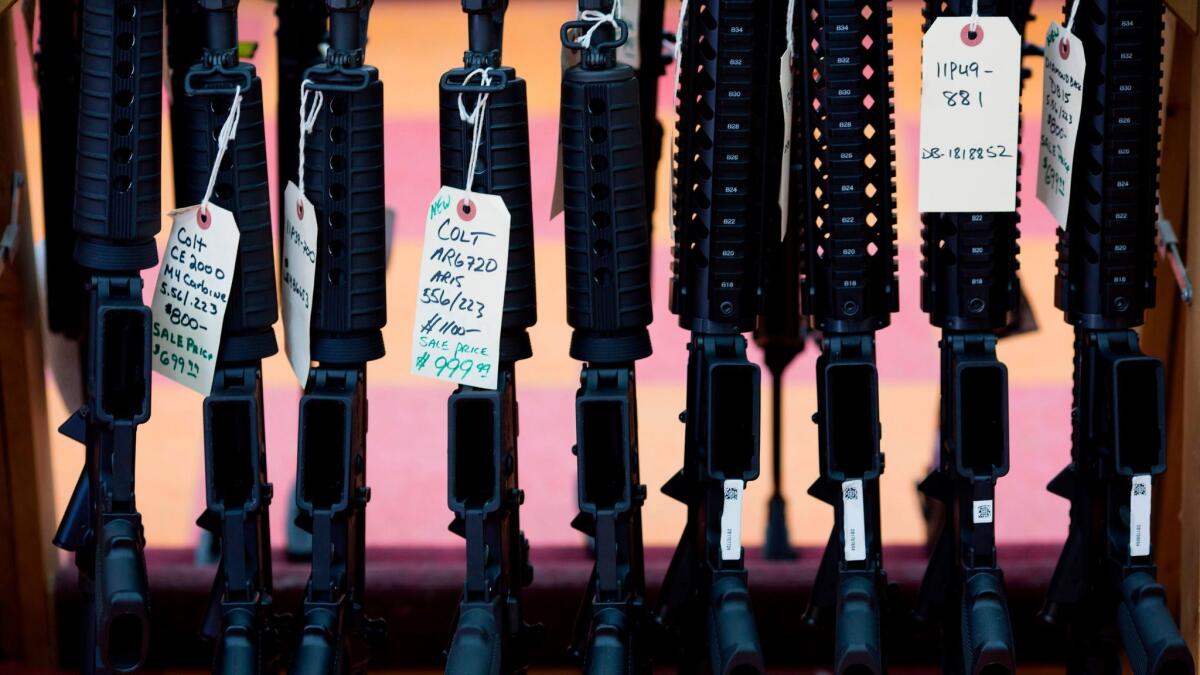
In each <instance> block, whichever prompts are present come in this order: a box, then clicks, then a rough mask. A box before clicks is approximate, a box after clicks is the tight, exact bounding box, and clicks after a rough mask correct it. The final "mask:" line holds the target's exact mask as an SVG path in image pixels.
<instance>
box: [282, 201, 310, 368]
mask: <svg viewBox="0 0 1200 675" xmlns="http://www.w3.org/2000/svg"><path fill="white" fill-rule="evenodd" d="M282 208H283V210H284V232H283V277H282V279H283V292H282V296H283V345H284V349H286V350H287V355H288V361H289V362H290V363H291V364H292V371H293V372H294V373H296V379H297V380H299V381H300V386H301V387H303V386H304V385H305V384H307V383H308V369H309V368H310V367H311V366H312V351H311V345H310V340H311V339H312V333H311V330H312V303H313V284H314V282H315V280H316V277H317V216H316V212H315V210H314V209H313V205H312V202H310V201H308V197H305V196H304V194H303V193H302V192H300V188H298V187H296V184H295V183H293V182H291V181H288V184H287V188H286V189H285V190H284V193H283V206H282Z"/></svg>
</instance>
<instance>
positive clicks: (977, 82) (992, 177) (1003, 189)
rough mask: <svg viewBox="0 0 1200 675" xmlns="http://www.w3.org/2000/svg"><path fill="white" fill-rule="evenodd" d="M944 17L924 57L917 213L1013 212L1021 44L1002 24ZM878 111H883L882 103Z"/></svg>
mask: <svg viewBox="0 0 1200 675" xmlns="http://www.w3.org/2000/svg"><path fill="white" fill-rule="evenodd" d="M970 24H971V19H970V18H969V17H941V18H939V19H937V20H936V21H934V22H933V25H932V26H930V27H929V31H928V32H927V33H926V34H925V40H924V42H923V53H922V67H921V77H922V89H921V156H920V166H919V171H920V173H919V181H918V199H917V201H918V202H919V203H918V208H919V209H920V210H921V211H922V212H932V211H944V212H951V213H963V212H992V211H1014V210H1016V208H1017V122H1018V116H1019V112H1020V110H1019V107H1020V95H1021V89H1020V88H1021V36H1019V35H1017V31H1016V29H1014V28H1013V26H1012V23H1011V22H1009V20H1008V19H1007V18H1005V17H981V18H980V19H979V23H978V25H977V26H976V27H975V31H974V33H972V31H971V25H970ZM877 103H883V102H882V101H879V102H877Z"/></svg>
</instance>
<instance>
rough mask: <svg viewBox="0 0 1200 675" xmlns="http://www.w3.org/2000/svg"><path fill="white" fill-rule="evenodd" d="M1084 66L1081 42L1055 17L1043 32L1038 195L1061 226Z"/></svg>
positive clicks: (1067, 203) (1067, 199)
mask: <svg viewBox="0 0 1200 675" xmlns="http://www.w3.org/2000/svg"><path fill="white" fill-rule="evenodd" d="M1086 70H1087V61H1086V60H1085V57H1084V54H1083V45H1082V44H1081V43H1080V42H1079V40H1078V39H1077V38H1076V37H1075V36H1074V35H1072V34H1071V32H1070V31H1068V30H1067V29H1065V28H1063V27H1062V26H1060V25H1059V24H1058V22H1057V21H1056V22H1054V23H1051V24H1050V30H1048V31H1047V32H1046V71H1045V73H1044V74H1043V75H1042V88H1043V94H1042V96H1043V98H1042V134H1041V143H1040V148H1039V150H1038V180H1037V197H1038V199H1039V200H1041V202H1042V203H1043V204H1045V205H1046V208H1048V209H1050V213H1051V215H1053V216H1054V220H1055V221H1057V222H1058V226H1059V227H1061V228H1064V229H1065V228H1066V227H1067V212H1068V211H1069V210H1070V206H1071V172H1072V170H1073V169H1074V164H1075V139H1076V137H1077V136H1078V135H1079V121H1080V120H1079V114H1080V111H1081V110H1082V109H1083V75H1084V71H1086Z"/></svg>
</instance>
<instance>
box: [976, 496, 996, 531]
mask: <svg viewBox="0 0 1200 675" xmlns="http://www.w3.org/2000/svg"><path fill="white" fill-rule="evenodd" d="M995 517H996V511H995V505H994V504H993V503H992V500H990V499H976V500H975V501H974V502H973V503H972V504H971V522H973V523H975V524H976V525H980V524H985V523H990V522H992V520H993V519H994V518H995Z"/></svg>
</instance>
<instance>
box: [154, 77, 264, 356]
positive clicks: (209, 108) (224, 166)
mask: <svg viewBox="0 0 1200 675" xmlns="http://www.w3.org/2000/svg"><path fill="white" fill-rule="evenodd" d="M237 70H240V71H242V72H244V73H245V74H246V76H247V77H246V79H245V80H242V79H241V78H234V77H231V76H229V75H212V76H209V77H206V78H194V79H193V80H192V82H191V84H192V86H193V87H194V88H195V89H194V91H193V92H192V94H191V95H189V96H186V97H185V98H183V99H182V100H178V99H177V100H176V101H175V108H176V110H175V111H174V112H175V114H174V115H173V117H175V119H176V120H177V121H178V122H179V123H180V125H181V128H177V129H176V130H175V133H176V134H186V137H185V138H183V139H181V140H182V141H183V143H180V144H178V145H179V147H182V148H184V149H185V150H186V153H187V154H186V155H185V156H184V157H183V158H179V159H177V160H176V164H177V166H180V167H181V168H182V169H183V171H184V174H183V175H182V176H180V177H179V178H178V179H177V181H176V182H177V184H178V185H179V189H180V194H179V195H178V196H177V197H176V201H177V202H178V203H179V205H181V206H186V205H192V204H199V203H200V201H201V200H202V199H203V198H204V192H205V190H206V189H207V187H208V179H209V174H210V172H211V171H212V166H213V162H214V161H215V160H216V156H217V149H218V143H217V138H218V136H219V135H220V133H221V126H222V125H223V124H224V123H225V120H226V118H227V117H228V116H229V105H230V103H231V102H232V100H233V96H231V95H230V94H229V93H228V92H229V90H230V88H232V87H234V86H237V85H238V84H241V83H243V82H244V81H249V82H250V83H251V85H250V88H249V89H248V90H245V91H243V92H242V110H241V117H240V119H239V121H238V128H237V135H236V136H235V137H233V138H231V139H230V140H229V147H228V149H227V150H226V152H225V158H224V160H223V161H222V163H221V167H220V169H219V171H218V173H217V180H216V183H215V185H214V187H213V195H212V203H214V204H216V205H217V206H220V207H221V208H224V209H228V210H229V211H230V212H232V213H233V216H234V218H235V219H236V221H237V226H238V230H239V231H240V232H241V238H240V239H239V241H238V257H237V264H236V267H235V272H234V277H233V286H232V288H231V289H230V293H229V305H228V306H227V307H226V309H225V326H224V329H223V330H222V333H221V343H222V347H221V354H220V358H221V360H222V361H223V362H227V363H228V362H237V361H251V360H256V359H262V358H266V357H268V356H270V355H272V354H274V353H276V352H277V351H278V349H279V348H278V345H277V344H276V342H275V331H274V329H273V328H272V326H273V325H274V324H275V320H276V319H277V318H278V317H279V305H278V302H277V300H276V295H275V258H274V253H273V239H272V226H271V203H270V188H269V186H268V184H267V162H266V157H267V153H266V138H265V136H264V132H263V101H262V81H261V80H260V79H259V78H258V77H257V76H255V75H254V69H253V67H252V66H250V65H249V64H242V65H240V66H238V67H237ZM206 88H209V89H215V90H218V91H219V93H205V89H206Z"/></svg>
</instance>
